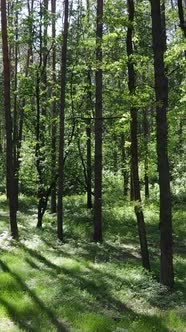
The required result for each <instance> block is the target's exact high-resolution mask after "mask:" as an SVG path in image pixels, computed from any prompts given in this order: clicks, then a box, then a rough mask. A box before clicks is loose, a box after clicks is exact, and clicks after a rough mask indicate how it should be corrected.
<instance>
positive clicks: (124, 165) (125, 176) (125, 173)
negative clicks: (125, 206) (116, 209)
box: [121, 133, 129, 197]
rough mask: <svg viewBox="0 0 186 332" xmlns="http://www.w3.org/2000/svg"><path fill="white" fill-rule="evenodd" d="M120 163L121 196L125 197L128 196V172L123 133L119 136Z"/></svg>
mask: <svg viewBox="0 0 186 332" xmlns="http://www.w3.org/2000/svg"><path fill="white" fill-rule="evenodd" d="M121 162H122V170H123V171H122V174H123V194H124V196H125V197H126V196H127V195H128V186H129V172H128V170H127V154H126V148H125V136H124V134H123V133H122V134H121Z"/></svg>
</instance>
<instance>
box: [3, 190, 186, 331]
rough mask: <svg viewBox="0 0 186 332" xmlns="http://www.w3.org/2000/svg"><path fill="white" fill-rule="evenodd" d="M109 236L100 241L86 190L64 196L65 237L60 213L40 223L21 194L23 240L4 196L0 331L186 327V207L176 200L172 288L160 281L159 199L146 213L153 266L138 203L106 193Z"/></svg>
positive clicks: (106, 233)
mask: <svg viewBox="0 0 186 332" xmlns="http://www.w3.org/2000/svg"><path fill="white" fill-rule="evenodd" d="M106 199H107V200H106V202H105V207H104V209H103V213H104V242H103V243H102V244H95V243H93V242H92V241H91V237H92V216H91V212H90V211H87V210H86V205H85V197H80V196H79V197H78V196H76V197H75V196H71V197H67V198H66V199H65V227H64V231H65V243H64V244H61V243H59V242H58V241H57V240H56V224H55V223H56V221H55V220H56V218H55V216H54V215H51V214H49V213H47V214H46V215H45V218H44V227H43V230H39V229H36V228H35V225H36V206H35V200H34V199H32V198H27V197H21V199H20V206H19V209H20V212H18V220H19V229H20V239H19V241H17V242H16V241H14V240H12V239H11V238H10V236H9V226H8V212H7V206H6V199H5V196H0V332H4V331H11V332H16V331H31V332H40V331H43V332H53V331H61V332H63V331H69V332H71V331H72V332H78V331H79V332H132V331H135V332H146V331H147V332H151V331H152V332H168V331H169V332H174V331H175V332H184V331H186V249H185V248H186V247H185V244H186V242H185V241H186V225H185V223H184V220H185V219H186V211H185V210H184V208H183V204H182V203H179V202H178V203H177V204H174V207H173V225H174V251H175V255H174V267H175V288H174V290H173V291H168V290H167V289H166V288H164V287H162V286H160V285H159V283H158V282H157V277H158V274H159V229H158V206H157V205H156V204H155V203H153V202H150V201H149V202H148V204H146V206H145V220H146V223H147V234H148V242H149V250H150V258H151V267H152V272H151V273H148V272H146V271H144V269H143V268H142V267H141V260H140V252H139V241H138V234H137V226H136V221H135V216H134V213H133V207H132V206H131V205H130V204H129V203H127V202H124V201H123V200H119V201H118V200H114V199H112V196H111V195H110V196H109V195H108V196H107V198H106Z"/></svg>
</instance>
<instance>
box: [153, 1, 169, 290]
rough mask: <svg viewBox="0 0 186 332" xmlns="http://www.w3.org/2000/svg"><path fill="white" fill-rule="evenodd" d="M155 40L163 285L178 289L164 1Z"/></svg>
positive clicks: (156, 4) (156, 8)
mask: <svg viewBox="0 0 186 332" xmlns="http://www.w3.org/2000/svg"><path fill="white" fill-rule="evenodd" d="M151 16H152V39H153V50H154V72H155V93H156V123H157V154H158V172H159V186H160V248H161V271H160V282H161V283H162V284H163V285H165V286H168V287H169V288H172V287H173V285H174V271H173V248H172V246H173V243H172V242H173V241H172V215H171V192H170V175H169V162H168V154H167V118H166V114H167V109H168V78H167V76H166V72H165V65H164V53H165V51H166V30H165V8H164V5H162V6H161V3H160V0H156V1H151Z"/></svg>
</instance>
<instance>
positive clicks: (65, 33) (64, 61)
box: [57, 0, 69, 241]
mask: <svg viewBox="0 0 186 332" xmlns="http://www.w3.org/2000/svg"><path fill="white" fill-rule="evenodd" d="M64 5H65V9H64V30H63V41H62V59H61V101H60V103H61V105H60V137H59V165H58V167H59V168H58V169H59V178H58V208H57V236H58V239H59V240H61V241H63V186H64V129H65V125H64V115H65V90H66V67H67V37H68V11H69V9H68V0H65V2H64Z"/></svg>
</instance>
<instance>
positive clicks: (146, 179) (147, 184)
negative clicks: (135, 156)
mask: <svg viewBox="0 0 186 332" xmlns="http://www.w3.org/2000/svg"><path fill="white" fill-rule="evenodd" d="M148 133H149V130H148V119H147V111H146V110H144V112H143V134H144V150H145V153H144V168H145V175H144V181H145V198H149V175H148V168H149V163H148V136H149V135H148Z"/></svg>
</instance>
